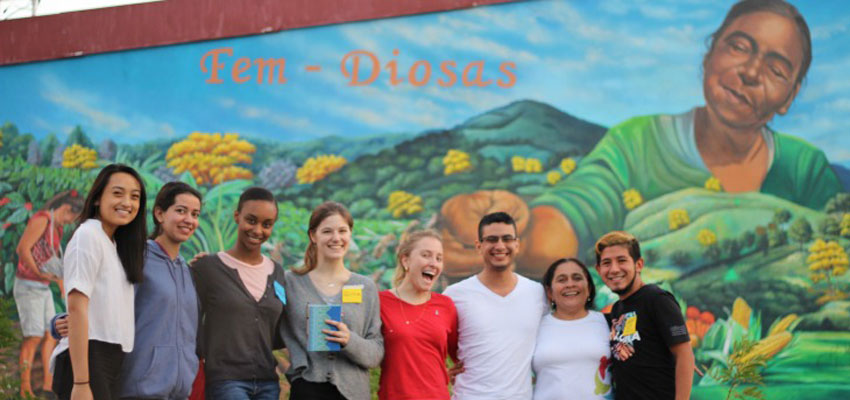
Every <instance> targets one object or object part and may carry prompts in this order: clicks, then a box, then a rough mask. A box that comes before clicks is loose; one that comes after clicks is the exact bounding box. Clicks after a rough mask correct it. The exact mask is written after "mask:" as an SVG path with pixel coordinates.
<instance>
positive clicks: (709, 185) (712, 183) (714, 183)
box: [705, 176, 723, 192]
mask: <svg viewBox="0 0 850 400" xmlns="http://www.w3.org/2000/svg"><path fill="white" fill-rule="evenodd" d="M705 188H706V189H708V190H712V191H715V192H719V191H722V190H723V188H722V187H721V186H720V179H717V178H715V177H713V176H712V177H711V178H708V179H707V180H706V181H705Z"/></svg>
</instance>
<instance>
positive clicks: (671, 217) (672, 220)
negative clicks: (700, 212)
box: [667, 208, 691, 231]
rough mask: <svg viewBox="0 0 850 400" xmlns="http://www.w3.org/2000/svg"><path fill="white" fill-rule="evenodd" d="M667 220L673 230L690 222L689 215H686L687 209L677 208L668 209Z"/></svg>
mask: <svg viewBox="0 0 850 400" xmlns="http://www.w3.org/2000/svg"><path fill="white" fill-rule="evenodd" d="M667 221H668V222H669V225H670V230H671V231H675V230H676V229H679V228H682V227H685V226H687V225H688V224H690V223H691V217H690V216H689V215H688V211H687V210H685V209H682V208H677V209H675V210H670V213H668V214H667Z"/></svg>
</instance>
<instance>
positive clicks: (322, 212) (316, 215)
mask: <svg viewBox="0 0 850 400" xmlns="http://www.w3.org/2000/svg"><path fill="white" fill-rule="evenodd" d="M332 215H339V216H341V217H342V218H343V219H344V220H345V222H346V223H348V228H349V229H352V230H353V229H354V219H353V218H351V213H350V212H348V209H347V208H345V206H344V205H342V204H340V203H337V202H335V201H326V202H324V203H322V204H319V206H318V207H316V208H315V209H313V214H312V215H310V225H309V227H308V228H307V240H309V241H310V244H309V245H308V246H307V251H305V252H304V266H303V267H301V268H292V271H293V272H295V273H296V274H299V275H304V274H306V273H308V272H310V271H312V270H314V269H315V268H316V264H317V263H318V261H319V260H318V258H319V254H318V253H319V249H318V248H317V247H316V243H314V242H313V238H312V237H311V235H312V234H313V233H315V232H316V229H318V228H319V225H320V224H321V223H322V221H324V220H325V219H326V218H328V217H330V216H332Z"/></svg>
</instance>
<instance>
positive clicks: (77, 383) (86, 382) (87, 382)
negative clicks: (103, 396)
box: [74, 381, 89, 385]
mask: <svg viewBox="0 0 850 400" xmlns="http://www.w3.org/2000/svg"><path fill="white" fill-rule="evenodd" d="M74 384H75V385H88V384H89V381H85V382H74Z"/></svg>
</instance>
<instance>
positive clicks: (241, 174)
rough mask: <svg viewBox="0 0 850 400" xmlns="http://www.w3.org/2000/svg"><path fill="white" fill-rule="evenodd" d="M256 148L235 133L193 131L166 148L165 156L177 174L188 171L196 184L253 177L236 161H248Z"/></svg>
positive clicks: (250, 161)
mask: <svg viewBox="0 0 850 400" xmlns="http://www.w3.org/2000/svg"><path fill="white" fill-rule="evenodd" d="M256 150H257V149H256V147H254V145H253V144H251V143H249V142H247V141H245V140H239V134H236V133H226V134H224V135H222V134H220V133H203V132H192V133H190V134H189V136H188V137H186V139H184V140H181V141H179V142H177V143H174V144H173V145H171V147H169V148H168V152H167V153H166V154H165V160H166V161H167V163H168V166H169V167H171V168H172V169H174V172H175V173H177V174H181V173H183V172H186V171H188V172H189V173H190V174H191V175H192V177H193V178H195V182H196V183H197V184H199V185H217V184H219V183H222V182H226V181H230V180H234V179H251V178H253V174H252V173H251V171H249V170H248V169H247V168H244V167H241V166H238V165H237V164H251V163H252V162H253V158H252V156H251V155H252V154H254V152H256Z"/></svg>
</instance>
